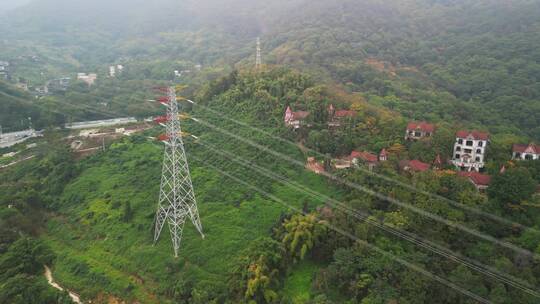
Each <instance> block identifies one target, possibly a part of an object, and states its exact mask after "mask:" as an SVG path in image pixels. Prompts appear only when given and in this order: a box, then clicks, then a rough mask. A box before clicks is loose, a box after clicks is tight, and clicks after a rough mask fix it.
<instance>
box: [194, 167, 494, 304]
mask: <svg viewBox="0 0 540 304" xmlns="http://www.w3.org/2000/svg"><path fill="white" fill-rule="evenodd" d="M193 158H194V159H195V160H197V161H200V162H201V163H202V164H203V165H202V166H203V167H210V168H212V169H214V170H215V171H217V172H219V173H220V174H222V175H224V176H226V177H228V178H230V179H231V180H234V181H235V182H237V183H239V184H242V185H244V186H246V187H248V188H250V189H252V190H255V191H257V192H259V193H261V194H262V195H264V196H267V197H268V198H270V199H271V200H273V201H276V202H278V203H280V204H282V205H284V206H285V207H288V208H289V209H290V210H293V211H294V212H297V213H300V214H303V215H307V214H308V213H307V212H304V211H303V210H301V209H299V208H297V207H294V206H293V205H291V204H288V203H286V202H285V201H283V200H281V199H280V198H278V197H276V196H275V195H273V194H271V193H268V192H267V191H265V190H262V189H260V188H259V187H256V186H253V185H251V184H249V183H247V182H245V181H243V180H241V179H240V178H238V177H236V176H233V175H231V174H229V173H227V172H225V171H223V170H221V169H219V168H218V167H216V166H214V165H212V164H210V163H209V162H208V161H203V160H201V159H200V158H197V157H193ZM316 218H317V219H318V220H321V219H320V217H318V216H316ZM322 225H324V226H326V227H328V228H329V229H331V230H333V231H335V232H336V233H339V234H341V235H343V236H345V237H348V238H350V239H351V240H353V241H355V242H357V243H358V244H361V245H362V246H364V247H367V248H369V249H370V250H373V251H375V252H377V253H378V254H381V255H383V256H385V257H388V258H390V259H392V260H394V261H395V262H397V263H399V264H401V265H403V266H405V267H407V268H409V269H412V270H413V271H416V272H418V273H421V274H423V275H425V276H427V277H428V278H430V279H433V280H435V281H437V282H439V283H441V284H443V285H445V286H446V287H449V288H452V289H454V290H456V291H458V292H460V293H462V294H463V295H466V296H468V297H470V298H472V299H474V300H476V301H478V302H480V303H485V304H491V303H492V302H491V301H489V300H488V299H485V298H483V297H481V296H479V295H477V294H475V293H473V292H471V291H469V290H467V289H464V288H463V287H460V286H458V285H456V284H454V283H452V282H450V281H448V280H447V279H445V278H442V277H440V276H438V275H435V274H433V273H431V272H429V271H427V270H425V269H424V268H422V267H420V266H418V265H416V264H413V263H411V262H409V261H407V260H405V259H403V258H400V257H398V256H396V255H394V254H392V253H390V252H388V251H385V250H383V249H381V248H380V247H378V246H376V245H373V244H371V243H368V242H367V241H365V240H362V239H360V238H358V237H357V236H355V235H353V234H351V233H350V232H347V231H345V230H343V229H341V228H339V227H336V226H335V225H332V224H329V223H327V222H325V221H322Z"/></svg>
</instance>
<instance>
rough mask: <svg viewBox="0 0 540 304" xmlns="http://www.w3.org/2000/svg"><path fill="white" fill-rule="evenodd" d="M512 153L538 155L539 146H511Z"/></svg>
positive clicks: (539, 152)
mask: <svg viewBox="0 0 540 304" xmlns="http://www.w3.org/2000/svg"><path fill="white" fill-rule="evenodd" d="M512 151H513V152H518V153H525V152H527V153H534V154H540V146H538V145H535V144H528V145H520V144H514V145H513V146H512Z"/></svg>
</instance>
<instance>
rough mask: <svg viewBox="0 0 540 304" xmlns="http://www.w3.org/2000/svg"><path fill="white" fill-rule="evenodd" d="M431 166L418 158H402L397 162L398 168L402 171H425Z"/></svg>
mask: <svg viewBox="0 0 540 304" xmlns="http://www.w3.org/2000/svg"><path fill="white" fill-rule="evenodd" d="M430 167H431V165H430V164H426V163H424V162H421V161H419V160H416V159H413V160H402V161H400V162H399V168H400V169H401V170H402V171H411V172H425V171H427V170H429V168H430Z"/></svg>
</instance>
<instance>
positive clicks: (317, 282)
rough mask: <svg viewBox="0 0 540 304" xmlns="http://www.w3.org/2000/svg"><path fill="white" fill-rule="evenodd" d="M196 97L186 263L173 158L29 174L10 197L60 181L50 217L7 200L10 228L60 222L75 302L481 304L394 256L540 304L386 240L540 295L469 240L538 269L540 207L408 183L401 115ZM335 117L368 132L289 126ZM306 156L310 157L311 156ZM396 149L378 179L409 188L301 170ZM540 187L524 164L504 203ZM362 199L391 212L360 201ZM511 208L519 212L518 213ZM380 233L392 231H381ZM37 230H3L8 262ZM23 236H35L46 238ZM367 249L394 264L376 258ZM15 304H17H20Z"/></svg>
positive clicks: (218, 93) (15, 178) (438, 181)
mask: <svg viewBox="0 0 540 304" xmlns="http://www.w3.org/2000/svg"><path fill="white" fill-rule="evenodd" d="M194 97H195V101H196V102H197V105H195V106H192V108H184V110H188V111H189V112H190V115H191V116H192V117H194V118H196V119H197V120H186V121H185V123H184V130H186V131H188V132H189V133H191V134H194V135H196V136H197V137H198V139H197V140H194V139H193V138H186V144H187V148H186V149H187V151H188V155H189V160H190V167H191V171H192V176H193V180H194V184H195V189H197V190H196V192H197V199H198V201H199V202H200V205H199V209H200V213H201V215H202V222H203V226H204V230H205V234H206V238H205V239H204V240H201V239H200V236H199V235H198V234H197V232H196V230H195V229H194V227H192V226H191V224H189V225H187V224H186V231H185V235H184V240H183V244H182V255H181V257H180V258H179V259H174V258H173V256H172V249H171V247H170V243H169V241H168V240H167V236H166V234H165V235H164V236H163V239H162V240H161V241H160V242H159V243H158V245H157V246H155V247H153V246H152V231H151V227H152V222H153V219H154V212H155V202H156V197H157V196H156V195H157V193H158V190H159V176H160V166H159V164H160V160H161V147H160V145H159V144H157V143H155V142H153V141H150V140H149V139H148V137H146V136H136V137H132V138H129V139H124V140H120V141H118V142H115V143H113V144H112V145H111V146H110V147H108V148H107V150H106V151H105V152H101V153H98V154H96V155H94V156H92V157H90V158H87V159H85V160H83V161H81V162H79V163H74V162H73V160H72V159H71V157H70V156H69V154H66V151H62V150H61V149H58V148H57V149H55V153H54V154H53V155H54V157H52V156H51V157H52V158H51V157H49V158H46V159H44V160H43V161H42V162H40V163H33V164H32V166H35V167H34V168H35V170H36V174H38V175H36V176H34V174H32V175H27V174H24V172H25V171H20V170H22V169H18V168H16V169H10V170H9V171H6V174H7V175H5V176H4V178H6V179H5V181H6V182H9V183H11V184H14V185H25V184H27V183H29V182H30V184H29V185H32V183H31V182H32V181H34V182H39V180H41V179H44V180H45V181H47V182H46V183H44V184H43V185H44V186H41V187H36V188H35V191H37V192H36V193H35V195H36V196H37V197H40V199H39V200H37V201H35V200H33V199H32V198H28V197H27V196H25V195H27V194H25V193H26V190H25V189H27V188H26V187H15V188H11V187H10V188H6V189H5V195H3V196H2V198H3V201H2V206H3V210H5V211H4V213H3V217H4V219H6V222H14V221H16V218H17V216H20V215H19V214H18V213H16V212H14V211H10V210H11V209H9V208H7V207H6V206H7V205H8V204H9V203H10V202H16V206H17V210H21V208H45V210H47V212H48V213H49V214H48V216H47V220H46V223H44V224H43V228H42V229H43V230H42V231H41V233H40V239H41V240H42V242H43V244H41V245H39V246H45V247H44V248H50V249H47V250H51V252H52V253H54V256H56V259H54V258H53V255H52V254H51V255H50V256H51V257H49V258H47V259H46V260H44V262H43V263H52V266H53V267H54V273H55V276H56V278H57V279H58V280H59V281H61V282H63V284H64V286H66V287H67V288H69V289H71V290H77V291H78V292H79V293H80V294H81V296H82V297H83V299H94V301H97V303H111V301H117V300H119V299H123V300H128V301H140V302H142V303H178V302H181V303H212V302H213V303H222V302H224V303H238V302H249V301H254V302H255V303H277V302H279V301H284V302H286V303H289V302H291V303H344V302H347V301H348V302H349V303H359V302H362V301H363V302H366V301H367V303H370V301H371V302H374V303H387V302H388V301H390V302H391V301H394V300H396V299H399V301H403V302H405V303H427V302H429V301H430V300H429V299H434V298H435V299H437V303H449V304H450V303H452V304H454V303H469V300H468V298H467V297H466V296H464V295H463V294H461V293H459V292H457V291H456V290H453V289H452V288H449V287H448V286H447V285H445V284H441V283H440V282H437V281H436V280H432V279H430V277H426V276H424V275H423V274H422V273H421V272H418V271H417V270H415V268H414V267H410V265H405V264H401V263H399V262H397V261H396V259H395V257H396V256H397V257H400V258H402V259H405V260H407V261H409V262H411V263H413V264H414V265H417V266H418V267H421V268H423V269H427V270H429V271H430V272H432V273H434V274H435V275H438V276H440V277H443V278H445V279H447V280H449V282H451V283H454V284H457V285H458V286H459V287H462V288H465V289H467V290H470V291H472V292H474V293H475V294H478V295H480V296H481V297H485V298H487V299H489V300H491V301H493V303H507V302H508V301H516V303H531V304H532V303H535V301H536V298H535V297H534V296H533V295H530V294H527V293H526V292H522V291H521V290H520V289H517V288H515V287H513V286H510V285H507V286H505V285H502V284H501V281H499V279H498V278H499V277H498V276H496V277H495V278H493V277H490V276H486V275H483V274H482V273H479V272H476V271H475V269H474V268H468V267H466V264H465V265H464V264H462V263H459V262H456V261H452V260H447V259H445V257H444V256H440V255H438V254H436V251H430V250H428V249H429V247H428V248H425V247H424V248H423V249H422V248H421V247H416V246H414V243H413V244H411V243H410V242H407V241H406V240H407V239H406V238H400V237H396V235H394V234H393V233H389V232H390V231H394V230H396V231H402V232H403V233H410V234H413V235H414V234H417V235H419V236H422V237H424V238H428V239H429V240H430V241H431V242H434V243H435V244H439V245H440V246H444V247H448V248H450V249H451V250H453V251H455V252H458V254H460V255H462V256H464V257H465V258H469V259H473V260H481V261H482V262H483V263H485V264H486V265H488V267H489V266H491V267H493V269H499V270H501V271H502V270H504V272H505V273H506V274H505V276H509V278H510V279H511V280H515V281H516V282H522V283H520V284H522V285H521V286H536V285H537V278H538V271H539V269H538V263H537V262H536V261H535V260H534V258H533V257H532V256H529V255H528V254H522V255H519V254H518V253H515V252H514V251H513V250H510V249H509V247H504V246H503V247H501V246H499V245H498V244H497V243H492V242H490V241H489V239H482V238H477V237H476V236H475V235H474V234H473V235H469V234H463V233H462V232H463V231H461V230H460V229H457V228H459V227H461V225H463V227H469V228H470V229H478V230H480V231H482V232H484V233H487V234H489V235H497V237H498V238H499V239H501V240H502V241H504V242H509V243H512V244H517V245H519V246H520V247H522V248H524V249H525V250H526V251H527V252H528V251H531V252H535V253H536V254H538V250H539V249H540V238H539V236H540V235H539V234H538V232H536V229H537V228H538V224H537V223H538V212H537V207H536V205H535V204H537V203H538V202H537V201H535V199H534V198H532V196H531V195H532V194H531V193H530V192H529V191H530V189H529V188H528V187H529V186H525V185H523V186H518V187H517V188H515V189H519V191H520V192H519V193H514V192H512V191H513V190H512V191H509V192H508V193H509V194H510V193H512V194H511V195H509V196H507V197H506V198H505V199H502V200H500V199H497V198H502V197H503V196H501V194H498V193H497V192H493V193H491V192H490V193H489V196H488V197H486V196H484V195H482V194H479V193H478V192H477V191H476V189H475V188H474V187H473V186H472V185H471V184H470V183H469V182H468V181H467V180H465V179H462V178H459V177H457V176H456V175H455V174H452V173H451V172H450V171H428V172H424V173H420V174H400V171H399V170H398V168H399V167H398V164H399V161H400V160H401V159H406V158H407V157H408V156H407V155H409V156H412V155H413V153H418V150H417V149H418V148H413V147H409V149H408V150H406V148H405V147H404V146H403V145H402V143H403V139H402V132H401V130H402V129H401V128H402V126H403V124H404V122H405V120H404V119H403V118H401V117H400V116H399V114H397V113H395V112H389V111H387V110H381V109H377V108H376V107H373V106H371V105H369V104H368V103H366V102H365V101H364V100H363V98H362V97H361V96H356V97H354V96H349V95H346V94H343V93H340V92H337V91H333V90H332V89H331V88H329V87H326V86H321V85H317V84H316V82H315V81H314V80H313V78H311V77H309V76H307V75H304V74H300V73H298V72H294V71H290V70H286V69H272V70H268V71H265V72H261V73H253V72H250V71H240V72H234V73H232V74H230V75H228V76H227V77H224V78H220V79H218V80H216V81H214V82H211V83H210V84H208V85H206V86H204V87H203V88H201V89H200V90H198V91H196V92H195V93H194ZM329 103H332V104H335V105H336V106H337V107H343V106H346V105H349V104H352V105H353V106H354V108H355V109H357V111H358V113H359V117H358V119H359V121H364V122H367V121H370V123H369V124H362V123H361V124H359V125H358V126H357V127H353V126H355V125H354V124H352V125H349V124H347V125H344V126H343V127H341V128H338V129H334V130H329V129H327V128H326V127H325V126H324V125H323V124H320V123H319V124H318V122H322V121H318V120H316V119H315V120H313V121H312V124H313V126H312V128H311V129H309V130H304V131H301V132H295V131H292V130H290V129H287V128H285V126H284V125H283V121H282V114H283V109H284V107H286V106H287V105H289V106H293V107H295V108H305V109H311V110H313V111H317V109H323V111H324V109H326V108H327V106H328V104H329ZM207 107H211V108H210V109H211V110H212V111H210V110H207ZM222 115H225V116H224V117H227V118H228V119H223V117H222ZM235 120H236V122H235ZM246 126H248V127H246ZM249 126H253V127H256V128H262V130H263V131H264V132H267V133H266V134H265V133H261V132H258V131H255V130H253V129H251V128H250V127H249ZM156 131H157V130H153V131H151V132H150V133H149V134H147V135H154V134H155V132H156ZM443 133H444V132H443ZM450 134H451V133H450ZM273 136H279V137H280V138H282V139H284V140H285V141H286V142H285V143H284V142H282V141H281V140H277V139H276V138H274V137H273ZM444 136H445V135H444V134H441V135H440V136H438V137H436V138H434V141H433V146H431V148H430V149H441V151H445V148H444V147H445V143H444ZM450 136H451V135H450ZM316 138H317V139H316ZM315 139H316V140H315ZM50 140H51V141H52V142H54V140H55V139H54V138H51V139H50ZM56 140H58V139H56ZM287 140H290V143H287ZM295 142H300V143H302V142H304V143H305V144H306V145H307V146H308V147H311V148H313V149H314V150H306V147H302V145H296V144H295ZM419 144H422V145H423V143H419ZM254 145H255V146H254ZM256 145H259V146H263V147H266V148H267V149H271V150H272V151H274V152H269V151H265V149H259V148H256ZM439 145H440V146H439ZM383 146H391V147H392V148H391V149H389V151H392V152H391V153H392V154H391V155H392V157H391V159H390V160H389V161H388V162H387V163H385V164H383V165H381V166H379V167H377V169H376V173H377V174H382V175H384V176H387V177H390V178H391V179H392V180H394V181H397V182H398V183H396V182H389V181H388V180H385V179H379V178H377V177H376V176H378V175H377V174H376V175H372V173H369V172H368V171H363V170H347V171H342V172H336V173H335V174H336V175H335V176H336V177H334V179H327V178H325V177H323V176H316V175H315V174H313V173H310V172H308V171H306V170H304V168H303V163H304V160H305V159H306V157H308V156H316V157H317V158H319V159H320V156H319V154H317V153H325V154H326V155H328V156H330V155H341V154H343V153H348V151H349V150H350V149H351V148H354V147H365V148H368V149H371V150H375V149H379V148H380V147H383ZM413 146H414V145H413ZM420 149H422V148H420ZM415 151H416V152H415ZM325 154H322V155H325ZM280 155H285V156H286V158H283V156H280ZM296 162H299V163H300V165H298V164H296ZM43 166H45V167H43ZM524 166H528V167H524ZM25 168H26V169H24V170H29V169H30V168H31V167H25ZM41 168H43V169H41ZM44 168H48V169H47V170H45V169H44ZM12 170H15V171H12ZM219 170H223V171H225V172H226V173H227V174H230V175H231V176H232V177H231V176H224V175H222V173H220V171H219ZM265 170H271V172H272V173H271V174H269V173H265V172H268V171H265ZM10 172H13V173H16V172H19V173H18V174H13V173H10ZM538 172H540V170H539V169H538V162H532V163H530V164H525V163H524V164H521V165H519V166H516V167H513V168H511V169H509V170H508V173H505V174H504V175H502V174H501V175H500V176H499V175H497V177H496V179H498V180H500V181H498V182H500V183H501V187H506V186H502V184H504V183H508V181H509V180H507V181H505V178H507V177H508V178H511V179H514V178H518V179H520V180H521V181H524V182H525V183H526V185H530V184H534V185H535V184H537V183H538V180H539V179H540V176H539V175H538ZM273 176H274V177H273ZM275 176H278V177H279V176H281V178H277V179H275ZM8 177H9V178H8ZM233 177H234V178H233ZM235 178H238V179H240V180H242V181H243V182H244V183H247V184H242V183H239V182H238V181H237V180H235ZM282 178H285V181H286V182H285V183H284V182H282V181H280V179H282ZM534 179H536V181H534ZM291 182H293V184H291ZM399 182H402V183H405V184H407V183H413V184H414V185H415V187H417V188H418V189H426V190H428V191H429V192H430V193H435V194H438V195H441V196H442V197H432V196H429V195H426V194H423V193H421V192H417V191H413V190H411V189H409V188H406V187H403V186H402V185H401V184H399ZM349 183H355V184H359V185H363V186H366V187H368V188H369V189H372V190H374V191H377V192H378V193H382V194H383V196H373V195H370V192H369V191H368V192H366V191H364V190H362V189H363V188H351V187H350V186H347V185H349ZM246 185H252V186H253V187H254V188H250V187H248V186H246ZM508 187H509V188H507V189H511V188H512V187H516V186H515V185H509V186H508ZM306 189H308V190H306ZM502 189H503V188H501V190H502ZM313 190H314V191H315V192H311V191H313ZM502 191H505V190H502ZM269 194H270V195H272V196H268V195H269ZM386 195H388V196H391V197H392V198H393V199H396V200H398V201H401V202H403V203H405V204H407V205H410V206H413V208H410V207H409V208H400V207H399V206H398V205H395V204H394V203H391V202H392V200H388V199H385V197H387V196H386ZM445 199H451V200H454V201H456V202H457V203H458V204H460V205H461V204H463V206H466V208H469V207H472V208H475V209H476V208H478V209H481V210H486V211H487V210H489V211H490V212H492V213H494V214H498V215H500V216H504V217H505V218H506V219H508V220H511V221H517V222H519V223H521V224H523V225H526V226H528V227H531V228H533V230H530V229H529V230H524V229H523V228H517V227H518V226H511V225H506V224H505V225H500V224H499V223H497V222H495V221H493V220H492V219H490V218H485V217H483V216H481V214H478V213H470V214H468V213H467V212H466V210H467V209H462V208H456V207H455V206H451V205H448V204H447V203H446V201H445ZM506 199H508V200H509V201H512V202H514V203H515V204H517V205H511V206H510V205H507V202H508V201H506ZM27 205H28V207H25V206H27ZM350 208H353V209H350ZM415 208H417V209H418V210H424V211H428V212H430V213H432V214H435V215H436V216H440V217H443V218H445V219H447V220H448V221H451V222H453V223H455V225H457V226H452V228H450V227H447V226H446V225H444V223H441V222H438V221H436V220H435V219H436V218H430V217H424V216H422V214H421V213H418V211H415V210H416V209H415ZM29 210H33V209H29ZM38 210H39V209H38ZM350 210H356V212H360V213H351V212H350ZM359 214H367V216H368V217H364V216H361V217H359ZM23 223H25V222H24V221H21V225H22V224H23ZM379 225H382V226H384V227H386V228H387V229H389V230H384V229H383V230H380V229H379V228H377V227H378V226H379ZM24 227H25V226H24V225H23V226H22V227H19V226H16V227H10V226H6V227H4V228H3V229H4V232H3V233H4V235H6V236H11V237H10V238H6V239H5V241H4V246H7V248H8V252H12V251H16V250H19V249H17V248H18V245H16V244H18V243H20V242H22V241H21V240H19V241H17V242H16V243H11V242H13V239H17V237H16V236H14V235H13V232H15V231H17V230H19V229H26V228H24ZM66 227H69V228H68V229H66ZM512 227H514V228H512ZM469 228H467V229H469ZM26 233H28V234H30V235H36V231H28V232H26ZM348 235H354V236H355V238H353V239H351V238H349V237H348ZM420 239H421V238H420ZM367 244H368V245H367ZM370 246H376V247H378V248H379V249H380V250H384V251H386V252H388V253H390V255H384V254H381V253H380V252H378V251H373V247H370ZM44 250H45V249H44ZM9 256H10V254H8V253H6V254H5V255H3V259H4V261H8V262H6V263H4V265H6V266H4V267H9V266H10V265H11V263H9V260H8V259H9V258H8V257H9ZM392 257H394V258H392ZM35 259H37V260H38V261H41V260H42V259H43V258H42V257H39V256H37V257H35ZM0 265H1V264H0ZM501 267H502V268H501ZM488 269H491V268H488ZM10 271H14V272H21V271H22V270H18V269H15V270H10ZM497 273H498V272H497ZM36 284H37V283H36ZM6 286H10V285H4V288H7V287H6ZM7 299H11V298H9V295H8V297H7ZM510 299H512V300H510Z"/></svg>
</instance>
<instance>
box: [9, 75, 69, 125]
mask: <svg viewBox="0 0 540 304" xmlns="http://www.w3.org/2000/svg"><path fill="white" fill-rule="evenodd" d="M28 117H32V124H33V126H34V127H36V128H38V129H39V128H44V127H46V126H48V125H50V124H56V125H58V124H60V123H62V119H63V118H62V116H61V115H58V114H55V113H53V112H50V111H48V109H47V107H46V105H45V104H43V103H41V104H40V103H39V102H36V101H34V97H33V96H31V95H29V94H27V93H25V92H23V91H20V90H18V89H16V88H14V87H12V86H10V85H8V84H6V83H4V82H2V81H0V125H1V126H2V129H3V131H4V132H11V131H17V130H22V129H26V128H28Z"/></svg>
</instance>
